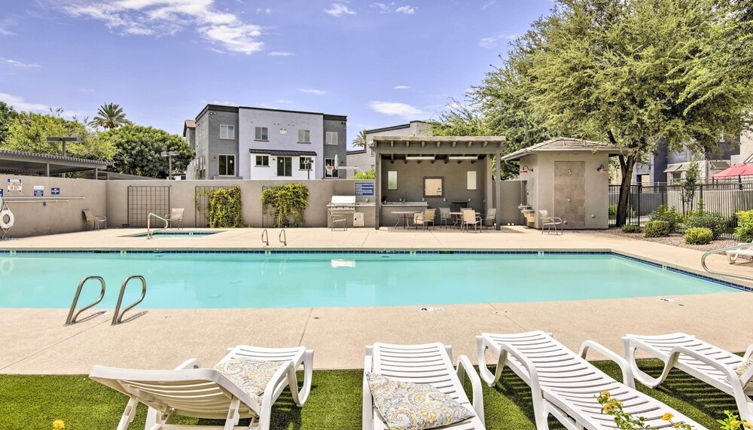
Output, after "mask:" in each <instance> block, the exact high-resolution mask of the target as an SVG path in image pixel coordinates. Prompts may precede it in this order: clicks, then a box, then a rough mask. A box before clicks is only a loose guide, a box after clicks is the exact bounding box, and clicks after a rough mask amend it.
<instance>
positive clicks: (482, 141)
mask: <svg viewBox="0 0 753 430" xmlns="http://www.w3.org/2000/svg"><path fill="white" fill-rule="evenodd" d="M505 142H506V138H505V137H504V136H375V137H374V140H373V143H372V144H371V148H372V150H373V151H374V155H375V169H374V170H375V173H376V199H375V200H376V224H375V225H376V227H377V228H378V227H379V225H380V212H381V210H380V205H381V204H382V196H383V195H384V193H385V191H388V190H384V189H383V185H382V174H383V169H384V164H385V163H391V164H394V163H395V162H403V163H406V164H407V163H409V162H415V163H416V164H415V166H413V167H411V170H413V171H414V172H415V171H420V172H421V173H418V174H419V175H420V174H422V173H425V174H426V175H427V176H432V175H441V174H442V172H443V170H444V169H447V168H446V167H443V166H446V165H447V164H448V163H458V164H459V163H461V162H469V163H479V164H481V163H485V162H486V161H488V157H495V164H496V171H497V172H499V171H501V165H500V163H501V162H500V159H501V153H503V152H505V149H506V148H505ZM485 160H486V161H485ZM421 163H424V164H423V165H422V164H421ZM482 173H485V174H486V178H485V179H486V180H484V181H483V182H482V183H483V184H484V185H483V186H484V187H486V185H487V184H488V183H489V182H490V181H489V180H490V176H491V172H489V171H488V162H486V165H485V166H484V167H483V169H482ZM491 182H493V186H492V196H493V207H496V208H499V206H500V204H501V178H500V176H499V175H494V178H493V180H492V181H491ZM409 185H412V186H414V187H415V184H409ZM451 186H457V184H455V185H451ZM447 188H450V187H447ZM449 191H450V192H452V190H449ZM423 200H425V201H426V199H423ZM435 200H436V199H435ZM487 205H488V204H487ZM487 209H488V207H487ZM500 220H501V212H500V210H499V209H498V210H497V212H496V226H497V229H499V228H500Z"/></svg>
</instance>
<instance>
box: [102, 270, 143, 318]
mask: <svg viewBox="0 0 753 430" xmlns="http://www.w3.org/2000/svg"><path fill="white" fill-rule="evenodd" d="M131 279H138V280H139V281H141V297H139V298H138V299H137V300H136V301H135V302H133V303H131V304H130V305H128V306H126V307H125V309H123V310H122V311H121V310H120V306H121V305H122V304H123V296H124V295H125V289H126V287H127V286H128V282H130V281H131ZM144 297H146V279H144V277H143V276H141V275H131V276H129V277H127V278H125V280H124V281H123V283H122V284H120V294H119V295H118V303H117V304H116V305H115V312H114V313H113V316H112V324H111V325H118V324H120V323H122V322H123V315H125V313H126V312H128V311H130V310H131V309H133V308H135V307H136V306H137V305H138V304H139V303H141V302H143V301H144ZM137 316H139V315H134V316H133V317H131V318H129V320H130V319H132V318H136V317H137Z"/></svg>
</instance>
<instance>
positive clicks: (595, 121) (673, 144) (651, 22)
mask: <svg viewBox="0 0 753 430" xmlns="http://www.w3.org/2000/svg"><path fill="white" fill-rule="evenodd" d="M749 13H750V10H749V7H746V6H742V2H741V3H739V4H738V3H736V2H718V1H716V0H558V2H557V6H555V8H554V9H553V13H552V14H551V15H550V16H548V17H545V18H542V19H540V20H538V21H536V22H535V23H534V24H533V27H532V29H531V30H530V31H529V32H528V33H526V34H525V35H524V36H522V37H521V38H520V39H519V40H518V41H516V43H515V50H514V55H513V57H514V58H517V59H518V60H519V62H518V63H517V64H516V65H515V66H516V68H517V69H518V70H521V71H522V76H523V78H524V79H523V80H522V82H521V89H522V90H524V92H525V93H526V94H528V96H527V102H528V103H529V104H530V106H531V108H532V111H533V113H534V116H535V117H537V118H543V120H544V122H543V125H544V126H545V127H546V128H549V129H559V128H569V129H570V130H572V132H573V133H572V134H573V135H575V137H584V138H590V139H594V140H604V141H608V142H610V143H612V144H614V145H617V146H619V147H621V148H622V149H623V150H624V154H623V155H620V168H621V172H622V184H621V186H620V197H619V201H618V208H617V224H618V225H622V224H624V222H625V218H626V213H627V200H628V194H629V187H630V183H631V180H632V174H633V167H634V166H635V164H636V163H637V162H639V161H641V160H643V158H644V157H646V156H647V155H648V154H649V153H650V152H651V151H652V150H653V149H654V148H655V146H656V144H657V142H658V141H659V140H660V139H662V138H663V139H665V140H666V142H667V144H668V147H669V149H670V150H676V149H679V148H681V147H682V146H683V145H689V146H690V147H691V149H695V150H700V149H701V148H709V147H713V146H715V145H718V143H719V137H720V136H721V135H723V134H727V135H737V134H739V133H740V132H741V130H742V129H743V127H744V126H745V125H746V122H747V117H746V115H747V112H749V110H750V109H751V107H752V106H753V95H752V94H753V91H752V90H751V88H752V87H753V85H751V83H752V82H751V74H752V72H751V70H750V68H749V67H746V68H744V69H746V70H738V69H739V67H734V65H739V64H748V65H749V64H751V60H752V59H753V50H751V49H745V48H749V47H750V43H751V42H750V37H751V34H752V32H751V25H750V22H747V21H745V17H747V16H749V15H746V14H749Z"/></svg>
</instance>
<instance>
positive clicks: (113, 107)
mask: <svg viewBox="0 0 753 430" xmlns="http://www.w3.org/2000/svg"><path fill="white" fill-rule="evenodd" d="M131 124H132V123H131V121H129V120H128V119H127V118H126V114H125V113H124V112H123V108H122V107H120V105H118V104H115V103H105V104H103V105H102V106H100V107H99V110H97V116H95V117H94V119H92V120H91V121H90V122H89V125H90V126H92V127H102V128H106V129H108V130H112V129H115V128H118V127H122V126H124V125H131Z"/></svg>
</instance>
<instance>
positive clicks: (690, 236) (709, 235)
mask: <svg viewBox="0 0 753 430" xmlns="http://www.w3.org/2000/svg"><path fill="white" fill-rule="evenodd" d="M683 237H684V238H685V243H688V244H690V245H706V244H707V243H711V241H712V240H713V239H714V232H713V231H711V229H710V228H705V227H690V228H688V229H686V230H685V234H684V235H683Z"/></svg>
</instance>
